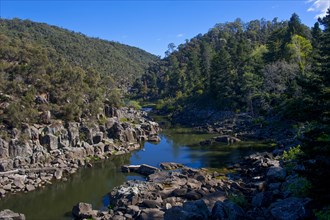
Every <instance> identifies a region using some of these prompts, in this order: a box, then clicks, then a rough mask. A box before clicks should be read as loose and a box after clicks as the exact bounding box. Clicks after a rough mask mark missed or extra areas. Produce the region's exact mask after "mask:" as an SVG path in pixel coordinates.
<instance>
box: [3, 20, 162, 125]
mask: <svg viewBox="0 0 330 220" xmlns="http://www.w3.org/2000/svg"><path fill="white" fill-rule="evenodd" d="M0 44H1V47H0V103H1V106H0V119H1V124H2V125H6V126H10V127H17V126H20V124H21V123H36V122H42V121H44V118H46V119H47V118H48V119H49V118H52V119H65V120H69V121H70V120H71V121H72V120H79V119H80V118H82V117H86V118H88V117H96V115H97V114H98V113H101V112H102V109H103V107H104V103H107V104H108V105H115V106H118V105H119V104H120V101H121V100H120V99H119V93H120V92H122V91H123V90H125V89H126V88H127V87H128V86H129V85H130V84H132V82H133V81H134V80H135V79H136V78H137V77H139V76H141V75H142V73H143V72H144V71H145V69H146V68H147V66H148V65H149V63H150V62H154V61H155V60H157V59H158V58H157V57H156V56H154V55H152V54H149V53H147V52H145V51H143V50H141V49H138V48H134V47H130V46H126V45H122V44H119V43H115V42H109V41H105V40H100V39H94V38H89V37H87V36H85V35H83V34H80V33H74V32H71V31H68V30H65V29H61V28H58V27H55V26H49V25H47V24H42V23H36V22H32V21H28V20H19V19H13V20H4V19H1V20H0ZM117 88H120V89H121V90H118V89H117ZM46 121H47V120H46Z"/></svg>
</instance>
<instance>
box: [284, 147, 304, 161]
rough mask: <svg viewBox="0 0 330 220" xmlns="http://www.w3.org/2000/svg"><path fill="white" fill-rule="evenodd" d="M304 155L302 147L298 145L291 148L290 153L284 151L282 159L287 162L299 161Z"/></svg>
mask: <svg viewBox="0 0 330 220" xmlns="http://www.w3.org/2000/svg"><path fill="white" fill-rule="evenodd" d="M303 154H304V152H303V151H302V150H301V147H300V145H298V146H296V147H292V148H290V150H288V151H284V152H283V156H282V158H283V160H285V161H290V160H297V159H298V158H299V157H300V156H302V155H303Z"/></svg>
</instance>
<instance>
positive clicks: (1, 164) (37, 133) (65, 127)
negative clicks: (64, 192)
mask: <svg viewBox="0 0 330 220" xmlns="http://www.w3.org/2000/svg"><path fill="white" fill-rule="evenodd" d="M102 121H103V123H100V122H99V123H90V122H80V123H79V122H68V123H63V122H61V121H55V122H53V123H50V124H47V125H25V126H24V127H23V128H22V129H21V130H18V129H13V130H12V131H10V132H9V135H7V136H6V137H2V138H0V198H1V197H5V196H6V195H8V194H15V193H18V192H29V191H33V190H35V189H36V188H38V187H42V186H44V185H45V184H51V183H52V181H54V180H66V178H67V176H68V175H70V174H73V173H75V172H76V171H77V169H78V168H79V167H82V166H92V162H93V161H94V160H98V159H105V158H108V157H110V156H113V155H120V154H125V153H128V152H130V151H133V150H135V149H138V148H140V143H142V142H144V141H159V137H158V132H159V130H160V128H159V126H158V124H157V123H156V122H153V121H151V120H150V118H149V117H148V116H147V114H146V113H145V112H143V111H137V110H134V109H132V108H121V109H115V108H109V109H107V111H106V114H105V117H104V116H103V117H102Z"/></svg>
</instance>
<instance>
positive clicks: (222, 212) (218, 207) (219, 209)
mask: <svg viewBox="0 0 330 220" xmlns="http://www.w3.org/2000/svg"><path fill="white" fill-rule="evenodd" d="M211 219H214V220H222V219H228V214H227V212H226V207H225V205H224V203H223V202H220V201H217V202H216V203H215V204H214V206H213V208H212V213H211Z"/></svg>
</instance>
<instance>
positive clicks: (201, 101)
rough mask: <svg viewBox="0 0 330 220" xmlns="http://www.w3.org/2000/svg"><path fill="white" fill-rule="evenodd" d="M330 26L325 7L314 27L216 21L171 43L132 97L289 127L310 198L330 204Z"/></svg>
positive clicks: (295, 22) (169, 109)
mask: <svg viewBox="0 0 330 220" xmlns="http://www.w3.org/2000/svg"><path fill="white" fill-rule="evenodd" d="M329 25H330V9H328V12H327V16H326V17H324V18H323V19H319V20H318V22H317V23H315V25H314V26H313V27H312V28H309V27H307V26H306V25H304V24H302V23H301V21H300V19H299V17H298V15H297V14H293V15H292V17H291V18H290V20H289V21H278V20H277V19H274V20H273V21H265V20H254V21H251V22H248V23H243V22H242V21H241V20H240V19H237V20H236V21H234V22H229V23H225V24H217V25H216V26H215V27H214V28H212V29H211V30H210V31H209V32H208V33H206V34H204V35H201V34H200V35H198V36H196V37H194V38H193V39H191V40H187V42H186V43H185V44H182V45H179V46H178V48H177V49H175V47H174V45H173V44H170V45H169V50H168V51H167V56H166V57H165V58H164V59H162V60H161V61H159V63H158V64H156V65H154V66H151V67H150V68H149V70H148V71H147V73H146V74H145V75H144V76H143V77H142V78H141V80H139V81H137V83H136V84H135V86H136V88H138V91H139V93H138V94H137V97H139V98H141V99H146V100H154V101H156V102H157V105H156V108H158V109H162V110H163V111H165V112H166V113H170V114H174V115H180V117H182V116H183V115H184V114H186V112H189V111H191V109H196V110H197V111H198V110H199V109H213V111H218V110H226V111H231V112H236V113H239V112H244V113H248V114H249V115H250V116H251V117H252V118H254V119H255V121H259V122H260V119H261V120H264V118H273V119H274V118H276V120H277V121H278V122H281V123H285V124H286V127H287V129H289V128H290V127H291V126H292V125H293V127H294V129H295V130H296V135H295V139H296V140H297V139H299V140H300V141H301V143H302V151H303V153H302V154H300V153H301V152H299V153H298V154H299V156H294V157H293V158H295V160H297V159H298V158H299V160H300V163H301V164H303V170H302V171H301V173H302V175H304V176H307V178H308V179H309V181H310V182H311V183H312V190H311V194H310V196H311V197H313V198H314V199H315V201H318V202H320V203H323V204H326V203H327V204H328V201H329V199H330V195H329V192H328V186H329V184H330V183H329V181H328V180H325V179H324V176H327V175H328V174H329V169H330V163H329V157H330V135H329V134H330V126H329V122H330V121H329V119H330V114H329V113H330V112H329V110H330V66H329V65H330V27H329ZM178 112H179V113H178ZM180 112H181V113H180ZM195 112H196V111H195ZM191 118H192V120H194V119H193V117H191ZM205 123H207V122H205ZM272 123H274V120H273V121H272V122H271V121H267V120H265V121H264V123H261V125H262V124H265V125H266V124H268V125H270V126H271V124H272ZM274 129H276V128H274ZM298 149H300V148H299V147H298Z"/></svg>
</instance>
